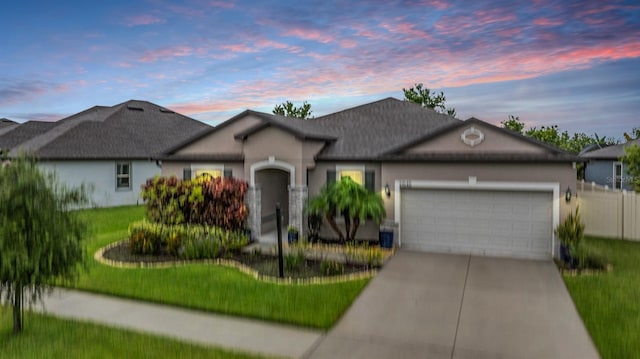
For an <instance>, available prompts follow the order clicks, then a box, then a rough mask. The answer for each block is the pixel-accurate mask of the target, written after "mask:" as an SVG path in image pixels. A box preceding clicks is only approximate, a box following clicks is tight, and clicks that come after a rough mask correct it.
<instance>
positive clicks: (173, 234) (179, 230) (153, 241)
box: [129, 220, 249, 259]
mask: <svg viewBox="0 0 640 359" xmlns="http://www.w3.org/2000/svg"><path fill="white" fill-rule="evenodd" d="M248 243H249V238H248V237H247V235H246V234H245V233H244V232H242V231H228V230H224V229H222V228H220V227H215V226H202V225H184V224H177V225H165V224H161V223H154V222H149V221H147V220H143V221H139V222H134V223H132V224H131V225H130V226H129V248H130V250H131V253H132V254H143V255H144V254H150V255H158V254H160V253H162V252H163V251H164V252H166V253H167V254H170V255H173V256H176V257H178V258H182V259H211V258H218V257H221V256H225V255H227V254H229V253H232V252H236V251H238V250H240V249H241V248H242V247H244V246H246V245H247V244H248Z"/></svg>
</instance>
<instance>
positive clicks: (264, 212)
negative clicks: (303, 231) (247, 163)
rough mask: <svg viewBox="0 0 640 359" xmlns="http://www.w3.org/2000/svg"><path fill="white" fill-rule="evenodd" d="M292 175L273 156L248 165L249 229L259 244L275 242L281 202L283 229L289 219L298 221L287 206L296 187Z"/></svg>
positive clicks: (286, 167) (291, 171)
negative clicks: (277, 205) (277, 210)
mask: <svg viewBox="0 0 640 359" xmlns="http://www.w3.org/2000/svg"><path fill="white" fill-rule="evenodd" d="M295 173H296V171H295V167H294V166H293V165H291V164H289V163H287V162H283V161H278V160H276V159H275V158H274V157H269V159H268V160H267V161H262V162H257V163H254V164H252V165H251V167H250V176H251V177H250V181H249V186H250V200H249V203H250V208H249V211H250V213H249V216H250V218H251V220H250V227H251V231H252V233H253V234H254V235H255V237H256V238H258V239H259V240H260V241H266V242H275V240H276V236H275V233H276V229H277V228H276V203H280V209H281V215H282V217H283V218H282V227H283V229H284V230H286V227H287V226H288V225H289V224H290V222H291V220H292V219H293V220H294V222H295V223H297V222H298V221H299V219H298V217H299V215H296V213H293V214H292V213H291V203H290V202H291V189H292V188H295ZM296 208H297V207H296ZM292 215H293V218H292V217H291V216H292Z"/></svg>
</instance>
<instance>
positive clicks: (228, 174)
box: [223, 169, 233, 178]
mask: <svg viewBox="0 0 640 359" xmlns="http://www.w3.org/2000/svg"><path fill="white" fill-rule="evenodd" d="M223 177H224V178H231V177H233V172H232V171H231V170H230V169H225V170H224V175H223Z"/></svg>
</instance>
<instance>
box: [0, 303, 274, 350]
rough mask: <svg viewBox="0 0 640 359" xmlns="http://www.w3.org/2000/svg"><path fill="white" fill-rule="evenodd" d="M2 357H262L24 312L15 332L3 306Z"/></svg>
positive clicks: (0, 321)
mask: <svg viewBox="0 0 640 359" xmlns="http://www.w3.org/2000/svg"><path fill="white" fill-rule="evenodd" d="M0 357H1V358H3V359H10V358H61V359H67V358H263V357H261V356H258V355H249V354H245V353H238V352H233V351H226V350H221V349H217V348H213V347H205V346H199V345H196V344H191V343H184V342H179V341H176V340H173V339H169V338H164V337H160V336H153V335H148V334H141V333H137V332H133V331H129V330H122V329H115V328H110V327H105V326H101V325H97V324H92V323H85V322H77V321H72V320H63V319H57V318H53V317H50V316H46V315H41V314H35V313H30V312H26V313H25V328H24V330H23V332H22V333H20V334H19V335H14V334H13V333H12V318H11V311H10V310H9V309H3V308H2V307H0Z"/></svg>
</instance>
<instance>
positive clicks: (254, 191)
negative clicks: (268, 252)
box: [245, 187, 262, 239]
mask: <svg viewBox="0 0 640 359" xmlns="http://www.w3.org/2000/svg"><path fill="white" fill-rule="evenodd" d="M245 201H246V202H247V207H248V208H249V218H247V222H248V223H247V224H248V225H249V229H250V230H251V236H252V237H253V238H254V239H257V238H260V236H261V235H262V232H261V230H260V229H261V227H262V217H261V216H262V189H261V188H260V187H249V189H247V196H246V198H245Z"/></svg>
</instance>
